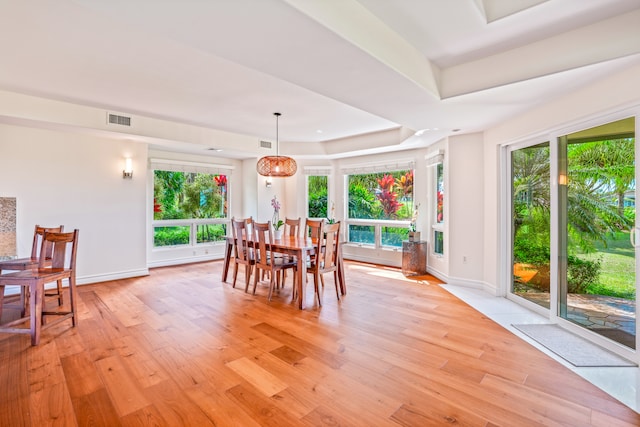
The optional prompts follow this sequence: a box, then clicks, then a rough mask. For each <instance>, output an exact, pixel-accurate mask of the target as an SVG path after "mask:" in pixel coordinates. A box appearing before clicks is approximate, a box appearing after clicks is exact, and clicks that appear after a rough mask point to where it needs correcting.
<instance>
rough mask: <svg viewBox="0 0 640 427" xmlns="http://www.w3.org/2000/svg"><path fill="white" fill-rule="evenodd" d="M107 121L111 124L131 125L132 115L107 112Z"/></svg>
mask: <svg viewBox="0 0 640 427" xmlns="http://www.w3.org/2000/svg"><path fill="white" fill-rule="evenodd" d="M107 123H109V124H110V125H120V126H131V117H127V116H120V115H118V114H112V113H107Z"/></svg>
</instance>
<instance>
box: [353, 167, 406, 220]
mask: <svg viewBox="0 0 640 427" xmlns="http://www.w3.org/2000/svg"><path fill="white" fill-rule="evenodd" d="M348 199H349V200H348V215H349V218H354V219H380V220H410V219H411V216H412V214H413V171H411V170H409V171H398V172H390V173H373V174H362V175H349V194H348Z"/></svg>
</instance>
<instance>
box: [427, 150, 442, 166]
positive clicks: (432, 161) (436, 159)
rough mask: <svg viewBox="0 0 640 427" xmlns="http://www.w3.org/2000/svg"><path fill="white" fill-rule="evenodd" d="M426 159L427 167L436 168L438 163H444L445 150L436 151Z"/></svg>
mask: <svg viewBox="0 0 640 427" xmlns="http://www.w3.org/2000/svg"><path fill="white" fill-rule="evenodd" d="M424 159H425V160H426V161H427V166H435V165H437V164H438V163H444V150H442V149H440V150H436V151H434V152H432V153H429V154H427V155H426V156H424Z"/></svg>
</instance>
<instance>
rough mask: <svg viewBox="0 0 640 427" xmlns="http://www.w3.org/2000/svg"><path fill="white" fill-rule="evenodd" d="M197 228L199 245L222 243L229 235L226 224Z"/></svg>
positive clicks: (202, 225) (206, 225)
mask: <svg viewBox="0 0 640 427" xmlns="http://www.w3.org/2000/svg"><path fill="white" fill-rule="evenodd" d="M196 228H197V236H196V242H197V243H210V242H221V241H223V240H225V236H226V234H227V226H226V224H200V225H198V226H197V227H196Z"/></svg>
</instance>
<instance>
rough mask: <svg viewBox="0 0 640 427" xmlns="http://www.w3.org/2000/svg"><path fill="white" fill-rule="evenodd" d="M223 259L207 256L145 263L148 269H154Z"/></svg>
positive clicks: (218, 255)
mask: <svg viewBox="0 0 640 427" xmlns="http://www.w3.org/2000/svg"><path fill="white" fill-rule="evenodd" d="M222 259H224V254H222V255H220V254H208V255H202V256H190V257H185V258H172V259H163V260H158V261H152V262H149V263H147V267H148V268H155V267H169V266H172V265H181V264H192V263H194V262H203V261H216V260H222Z"/></svg>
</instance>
